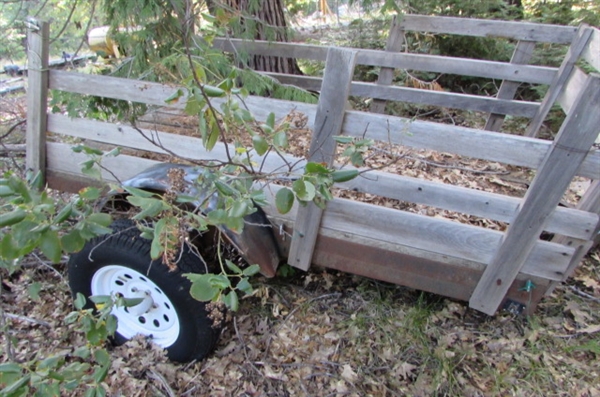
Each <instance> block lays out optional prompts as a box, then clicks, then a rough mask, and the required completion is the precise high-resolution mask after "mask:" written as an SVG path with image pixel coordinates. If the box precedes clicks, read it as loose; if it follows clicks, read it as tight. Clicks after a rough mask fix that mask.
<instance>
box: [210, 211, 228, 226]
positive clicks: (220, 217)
mask: <svg viewBox="0 0 600 397" xmlns="http://www.w3.org/2000/svg"><path fill="white" fill-rule="evenodd" d="M207 216H208V221H209V222H210V223H211V224H213V225H220V224H223V223H225V222H227V212H225V210H223V209H218V210H214V211H211V212H209V213H208V215H207Z"/></svg>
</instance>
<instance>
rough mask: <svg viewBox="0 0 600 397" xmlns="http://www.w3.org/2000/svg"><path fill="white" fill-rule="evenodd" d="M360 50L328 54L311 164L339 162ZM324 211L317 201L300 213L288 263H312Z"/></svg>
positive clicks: (304, 265)
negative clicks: (338, 142) (338, 150)
mask: <svg viewBox="0 0 600 397" xmlns="http://www.w3.org/2000/svg"><path fill="white" fill-rule="evenodd" d="M355 61H356V51H350V50H346V49H339V48H333V47H332V48H330V49H329V53H328V55H327V63H326V66H325V75H324V77H323V87H322V90H321V96H320V98H319V104H318V107H317V114H316V116H315V122H314V126H313V136H312V139H311V143H310V152H309V161H312V162H317V163H324V164H326V165H327V166H331V165H332V164H333V161H334V160H335V149H336V143H335V140H334V139H333V137H334V136H336V135H339V134H340V132H341V130H342V124H343V122H344V114H345V108H346V101H347V99H348V93H349V92H350V83H351V82H352V75H353V74H354V64H355ZM322 214H323V210H322V209H321V208H319V207H318V206H317V205H316V204H314V203H313V202H310V203H308V204H307V205H306V206H304V207H302V208H301V209H300V210H299V211H298V219H297V221H296V224H295V226H294V233H293V235H292V245H291V247H290V253H289V258H288V263H290V264H291V265H293V266H296V267H298V268H300V269H303V270H308V268H309V267H310V264H311V259H312V254H313V251H314V247H315V243H316V241H317V237H318V235H319V225H320V224H321V216H322Z"/></svg>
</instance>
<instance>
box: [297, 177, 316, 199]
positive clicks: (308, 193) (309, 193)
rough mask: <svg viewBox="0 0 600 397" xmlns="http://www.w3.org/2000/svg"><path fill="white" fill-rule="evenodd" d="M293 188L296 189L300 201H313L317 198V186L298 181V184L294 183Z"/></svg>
mask: <svg viewBox="0 0 600 397" xmlns="http://www.w3.org/2000/svg"><path fill="white" fill-rule="evenodd" d="M292 188H293V189H294V192H295V193H296V197H298V200H302V201H307V202H308V201H312V200H313V199H314V198H315V195H316V189H315V185H313V184H312V183H310V182H308V181H305V180H302V179H298V180H297V181H296V182H294V184H293V185H292Z"/></svg>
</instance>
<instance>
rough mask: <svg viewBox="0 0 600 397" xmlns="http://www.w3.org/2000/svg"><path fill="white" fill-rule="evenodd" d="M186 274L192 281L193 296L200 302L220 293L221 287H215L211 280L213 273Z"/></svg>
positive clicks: (191, 290) (209, 299)
mask: <svg viewBox="0 0 600 397" xmlns="http://www.w3.org/2000/svg"><path fill="white" fill-rule="evenodd" d="M185 276H186V277H187V278H188V279H189V280H190V281H191V282H192V287H191V288H190V294H191V295H192V298H194V299H196V300H198V301H200V302H208V301H211V300H213V299H214V298H216V297H217V295H218V294H219V289H217V288H215V287H213V286H212V284H211V283H210V281H209V278H210V277H211V276H212V275H211V274H185Z"/></svg>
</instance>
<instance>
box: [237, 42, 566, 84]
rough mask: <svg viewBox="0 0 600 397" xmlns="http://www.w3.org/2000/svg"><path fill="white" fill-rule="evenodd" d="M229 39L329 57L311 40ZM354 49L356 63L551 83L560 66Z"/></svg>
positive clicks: (256, 50)
mask: <svg viewBox="0 0 600 397" xmlns="http://www.w3.org/2000/svg"><path fill="white" fill-rule="evenodd" d="M227 43H228V45H227V47H225V48H226V49H229V50H230V51H232V52H249V53H251V54H260V55H266V56H276V55H279V56H283V57H292V58H294V57H295V58H303V59H313V60H320V61H322V60H324V59H325V54H326V48H325V47H319V46H314V45H307V44H296V43H270V42H266V41H253V42H248V41H243V40H241V39H227ZM354 50H356V51H358V55H357V58H356V63H357V64H359V65H369V66H383V67H387V68H394V69H409V70H420V71H428V72H437V73H445V74H457V75H464V76H475V77H486V78H490V79H500V80H513V81H520V82H524V83H532V84H549V83H550V82H551V81H552V79H553V78H554V75H555V74H556V70H557V69H556V68H551V67H545V66H532V65H516V64H510V63H507V62H496V61H485V60H477V59H470V58H456V57H448V56H440V55H427V54H408V53H391V52H384V51H380V50H365V49H359V48H354ZM298 55H299V56H298Z"/></svg>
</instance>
